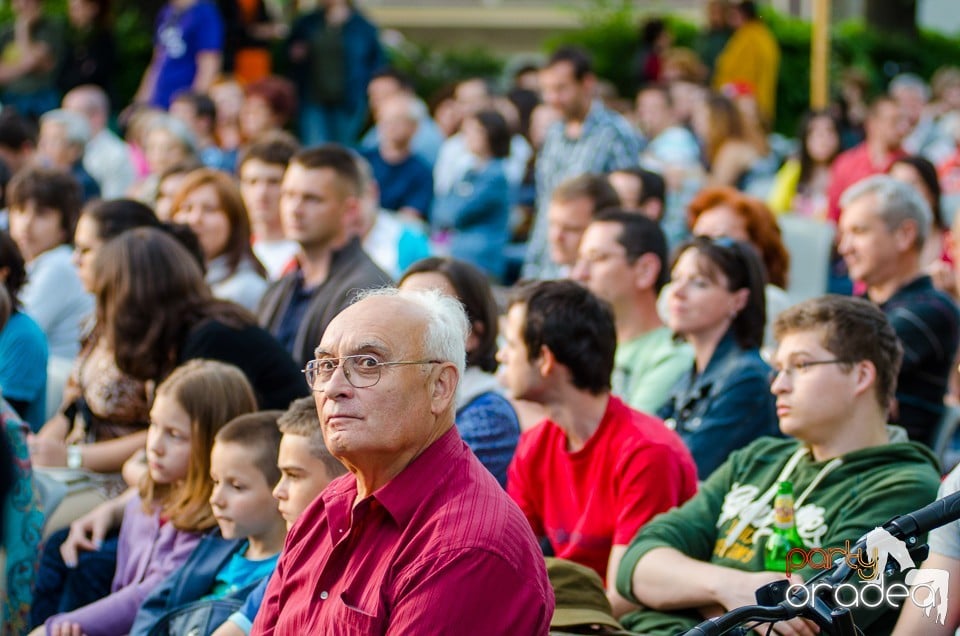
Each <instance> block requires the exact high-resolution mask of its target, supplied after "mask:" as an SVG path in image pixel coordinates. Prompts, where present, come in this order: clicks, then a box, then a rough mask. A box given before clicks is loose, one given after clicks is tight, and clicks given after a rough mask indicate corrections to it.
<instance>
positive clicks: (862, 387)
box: [853, 360, 877, 395]
mask: <svg viewBox="0 0 960 636" xmlns="http://www.w3.org/2000/svg"><path fill="white" fill-rule="evenodd" d="M853 372H854V374H855V376H854V377H855V379H856V384H855V385H854V394H855V395H860V394H862V393H866V392H867V391H870V390H872V389H874V387H876V384H877V367H876V366H874V364H873V363H872V362H870V361H869V360H861V361H860V362H857V363H856V366H854V368H853Z"/></svg>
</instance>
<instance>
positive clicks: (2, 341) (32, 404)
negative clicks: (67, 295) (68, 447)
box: [0, 311, 47, 431]
mask: <svg viewBox="0 0 960 636" xmlns="http://www.w3.org/2000/svg"><path fill="white" fill-rule="evenodd" d="M0 392H2V394H3V396H4V397H5V398H7V399H8V400H15V401H17V402H24V403H26V409H25V410H26V412H25V413H21V415H22V417H23V419H24V420H25V421H26V422H27V423H28V424H30V428H32V429H33V430H34V431H37V430H40V427H41V426H43V423H44V421H45V419H46V404H47V338H46V336H44V335H43V330H41V329H40V326H39V325H38V324H37V323H36V322H34V321H33V319H32V318H30V316H28V315H26V314H25V313H23V312H20V311H17V312H14V314H13V315H11V316H10V320H8V321H7V324H6V326H4V328H3V330H2V331H0Z"/></svg>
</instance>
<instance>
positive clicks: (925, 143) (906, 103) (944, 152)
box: [887, 73, 956, 164]
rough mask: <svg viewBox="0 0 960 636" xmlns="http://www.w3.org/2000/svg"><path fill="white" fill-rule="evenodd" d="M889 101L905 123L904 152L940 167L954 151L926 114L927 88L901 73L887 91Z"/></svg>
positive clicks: (951, 142) (928, 90)
mask: <svg viewBox="0 0 960 636" xmlns="http://www.w3.org/2000/svg"><path fill="white" fill-rule="evenodd" d="M887 92H888V93H889V94H890V97H892V98H893V100H894V101H895V102H896V103H897V105H898V106H899V107H900V112H902V113H903V117H904V119H905V120H906V125H907V130H908V132H907V136H906V137H904V138H903V149H904V150H906V151H907V152H908V153H910V154H911V155H923V156H924V157H926V158H927V159H929V160H930V161H932V162H933V163H934V164H940V163H941V162H943V161H944V160H945V159H946V158H947V157H949V156H950V155H951V154H952V153H953V151H954V150H955V149H956V144H955V143H954V141H953V139H950V138H949V137H948V136H947V135H946V134H945V133H944V132H943V131H942V130H941V129H940V127H939V126H938V124H937V122H936V120H935V119H934V118H933V116H932V115H931V114H930V113H929V112H928V110H927V105H928V103H929V102H930V87H929V86H927V83H926V82H925V81H923V78H922V77H920V76H919V75H916V74H914V73H901V74H900V75H897V76H896V77H894V78H893V79H892V80H890V85H889V86H888V87H887Z"/></svg>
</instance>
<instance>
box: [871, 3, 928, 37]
mask: <svg viewBox="0 0 960 636" xmlns="http://www.w3.org/2000/svg"><path fill="white" fill-rule="evenodd" d="M866 21H867V25H869V26H870V27H871V28H873V29H876V30H877V31H884V32H887V33H899V34H903V35H908V36H913V35H916V34H917V0H867V7H866Z"/></svg>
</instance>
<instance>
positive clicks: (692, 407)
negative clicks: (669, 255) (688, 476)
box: [657, 236, 779, 480]
mask: <svg viewBox="0 0 960 636" xmlns="http://www.w3.org/2000/svg"><path fill="white" fill-rule="evenodd" d="M763 286H764V276H763V265H762V264H761V262H760V258H759V256H758V255H757V253H756V251H755V250H754V248H753V247H751V246H750V245H749V244H746V243H741V242H738V241H734V240H732V239H729V238H719V239H711V238H707V237H702V236H701V237H696V238H694V239H691V240H690V241H688V242H686V243H684V244H682V245H681V246H680V247H679V248H677V251H676V253H675V255H674V261H673V265H672V267H671V279H670V287H669V292H668V304H669V308H670V317H669V320H668V324H669V326H670V328H671V329H673V331H674V333H675V334H676V335H677V336H678V337H681V338H683V339H685V340H686V341H687V342H689V343H690V345H691V347H692V348H693V352H694V365H693V368H692V369H690V373H689V374H687V375H684V376H683V377H681V379H680V382H678V383H677V385H676V386H675V387H674V388H673V390H672V391H671V393H670V396H669V397H668V398H667V402H666V404H665V405H664V406H663V407H661V409H660V410H659V411H658V413H657V415H659V416H660V417H661V418H663V419H664V421H666V423H667V425H668V426H670V427H671V428H675V429H676V430H677V432H678V433H680V436H681V437H682V438H683V441H684V442H685V443H686V444H687V447H688V448H689V449H690V452H691V453H692V454H693V458H694V460H695V461H696V463H697V472H698V474H699V478H700V479H701V480H703V479H706V478H707V477H709V476H710V473H712V472H713V471H714V469H716V468H717V466H719V465H720V464H722V463H723V462H724V460H726V458H727V456H728V455H729V454H730V453H731V452H732V451H734V450H736V449H738V448H741V447H743V446H746V445H747V444H748V443H750V442H752V441H753V440H754V439H756V438H758V437H761V436H763V435H778V434H779V431H778V428H777V417H776V407H775V401H774V397H773V395H772V394H771V393H770V382H769V375H770V367H769V366H768V365H767V363H766V362H764V361H763V358H761V357H760V345H761V343H762V342H763V325H764V320H765V315H766V312H765V309H764V303H765V300H764V290H763Z"/></svg>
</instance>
